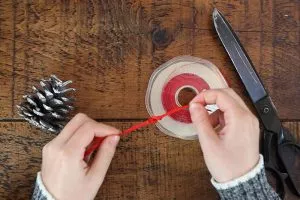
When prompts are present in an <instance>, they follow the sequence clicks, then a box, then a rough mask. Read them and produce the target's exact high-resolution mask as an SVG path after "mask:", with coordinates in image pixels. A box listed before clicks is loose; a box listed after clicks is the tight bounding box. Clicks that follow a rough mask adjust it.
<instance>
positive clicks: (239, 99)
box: [223, 88, 250, 111]
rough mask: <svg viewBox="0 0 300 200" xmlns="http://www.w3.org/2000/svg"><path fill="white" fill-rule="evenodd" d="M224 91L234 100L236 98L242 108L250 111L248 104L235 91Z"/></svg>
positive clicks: (229, 89)
mask: <svg viewBox="0 0 300 200" xmlns="http://www.w3.org/2000/svg"><path fill="white" fill-rule="evenodd" d="M223 90H224V92H227V93H228V94H229V95H230V96H231V97H232V98H234V99H235V100H236V101H237V102H238V103H239V104H240V105H241V106H242V107H244V108H245V109H246V110H248V111H250V110H249V108H248V106H247V105H246V103H245V102H244V101H243V99H242V98H241V97H240V96H239V95H238V94H237V93H236V92H235V91H234V90H233V89H231V88H225V89H223Z"/></svg>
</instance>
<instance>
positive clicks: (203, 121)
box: [189, 102, 218, 146]
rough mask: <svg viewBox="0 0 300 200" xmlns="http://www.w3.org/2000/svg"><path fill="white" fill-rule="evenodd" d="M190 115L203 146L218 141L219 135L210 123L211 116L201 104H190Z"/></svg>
mask: <svg viewBox="0 0 300 200" xmlns="http://www.w3.org/2000/svg"><path fill="white" fill-rule="evenodd" d="M189 109H190V114H191V118H192V122H193V124H194V126H195V128H196V129H197V131H198V137H199V141H200V144H201V146H203V145H205V144H208V145H210V144H211V143H212V142H217V141H218V136H217V133H216V132H215V130H214V128H213V126H212V124H211V123H210V119H209V115H208V112H207V110H206V109H205V107H204V106H203V105H202V104H201V103H196V102H193V103H190V107H189Z"/></svg>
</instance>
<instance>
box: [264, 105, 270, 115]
mask: <svg viewBox="0 0 300 200" xmlns="http://www.w3.org/2000/svg"><path fill="white" fill-rule="evenodd" d="M269 111H270V109H269V108H268V107H267V106H266V107H264V109H263V112H264V113H265V114H267V113H268V112H269Z"/></svg>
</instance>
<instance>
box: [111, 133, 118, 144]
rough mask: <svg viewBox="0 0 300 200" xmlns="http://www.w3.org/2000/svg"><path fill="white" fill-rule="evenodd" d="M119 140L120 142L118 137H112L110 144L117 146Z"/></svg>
mask: <svg viewBox="0 0 300 200" xmlns="http://www.w3.org/2000/svg"><path fill="white" fill-rule="evenodd" d="M119 140H120V136H119V135H113V136H112V138H111V143H112V144H114V145H116V144H118V142H119Z"/></svg>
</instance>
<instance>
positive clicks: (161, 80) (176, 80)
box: [146, 56, 228, 139]
mask: <svg viewBox="0 0 300 200" xmlns="http://www.w3.org/2000/svg"><path fill="white" fill-rule="evenodd" d="M225 87H228V85H227V83H226V81H225V79H224V77H223V76H222V74H221V73H220V71H219V70H218V68H217V67H216V66H215V65H213V64H212V63H210V62H209V61H207V60H203V59H200V58H196V57H191V56H180V57H176V58H173V59H172V60H170V61H168V62H166V63H164V64H163V65H161V66H160V67H159V68H157V69H156V70H155V71H154V72H153V74H152V76H151V78H150V80H149V85H148V89H147V93H146V107H147V110H148V112H149V114H150V115H151V116H155V115H159V114H161V113H165V112H168V111H170V110H172V109H174V108H176V107H178V106H182V105H181V104H180V102H179V93H180V91H181V90H183V89H185V88H189V89H191V90H192V91H194V93H196V94H197V93H200V92H201V91H202V90H203V89H210V88H225ZM208 107H209V110H210V111H209V112H214V111H215V110H216V109H218V108H217V107H216V106H215V105H208ZM156 125H157V127H158V128H159V129H160V130H161V131H162V132H164V133H166V134H168V135H171V136H174V137H178V138H182V139H195V138H197V133H196V131H195V130H194V128H193V125H192V124H191V117H190V113H189V111H188V109H185V110H180V111H178V112H176V113H173V114H172V115H170V116H167V117H165V118H164V119H162V120H161V121H159V122H158V123H157V124H156Z"/></svg>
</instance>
